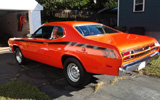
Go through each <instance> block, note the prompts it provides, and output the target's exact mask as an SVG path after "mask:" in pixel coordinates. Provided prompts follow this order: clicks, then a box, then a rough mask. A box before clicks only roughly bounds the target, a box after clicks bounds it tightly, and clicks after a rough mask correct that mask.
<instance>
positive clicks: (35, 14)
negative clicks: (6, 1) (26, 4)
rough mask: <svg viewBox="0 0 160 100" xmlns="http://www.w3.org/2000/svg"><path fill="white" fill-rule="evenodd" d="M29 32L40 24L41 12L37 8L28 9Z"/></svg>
mask: <svg viewBox="0 0 160 100" xmlns="http://www.w3.org/2000/svg"><path fill="white" fill-rule="evenodd" d="M28 12H29V24H30V33H31V34H32V33H33V32H34V31H35V30H36V29H37V28H38V27H39V26H40V25H41V13H40V11H37V10H29V11H28Z"/></svg>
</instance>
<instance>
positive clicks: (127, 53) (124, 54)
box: [122, 51, 133, 60]
mask: <svg viewBox="0 0 160 100" xmlns="http://www.w3.org/2000/svg"><path fill="white" fill-rule="evenodd" d="M131 54H133V51H127V52H123V53H122V55H123V57H124V58H123V60H129V59H131V58H133V56H129V55H131ZM125 56H127V57H125Z"/></svg>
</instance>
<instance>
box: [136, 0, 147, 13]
mask: <svg viewBox="0 0 160 100" xmlns="http://www.w3.org/2000/svg"><path fill="white" fill-rule="evenodd" d="M133 4H134V5H133V12H144V8H145V0H134V3H133Z"/></svg>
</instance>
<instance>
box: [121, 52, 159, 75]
mask: <svg viewBox="0 0 160 100" xmlns="http://www.w3.org/2000/svg"><path fill="white" fill-rule="evenodd" d="M156 55H160V52H155V53H152V54H150V55H149V56H147V57H145V58H142V59H139V60H136V61H134V62H131V63H128V64H125V65H123V66H121V67H119V76H121V75H123V74H126V73H131V72H132V71H133V70H135V69H137V68H138V66H139V65H140V64H141V63H142V62H144V61H146V62H147V61H148V60H149V59H150V58H152V57H154V56H156Z"/></svg>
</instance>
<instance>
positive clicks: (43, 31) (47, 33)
mask: <svg viewBox="0 0 160 100" xmlns="http://www.w3.org/2000/svg"><path fill="white" fill-rule="evenodd" d="M53 28H54V26H42V27H41V28H40V29H39V30H38V31H36V32H35V33H34V37H35V38H45V39H49V38H50V37H51V33H52V31H53Z"/></svg>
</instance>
